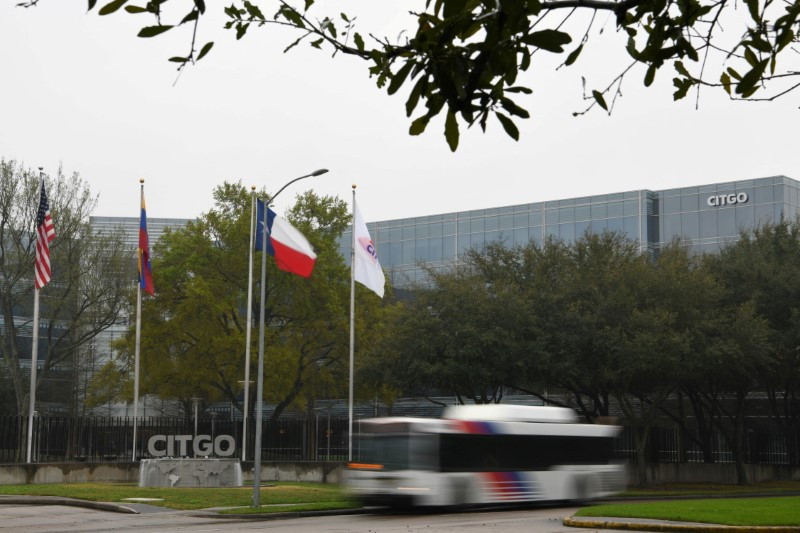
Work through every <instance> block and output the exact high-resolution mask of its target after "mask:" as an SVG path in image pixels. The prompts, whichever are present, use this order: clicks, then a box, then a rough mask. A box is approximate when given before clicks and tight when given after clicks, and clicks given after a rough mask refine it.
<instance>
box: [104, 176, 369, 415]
mask: <svg viewBox="0 0 800 533" xmlns="http://www.w3.org/2000/svg"><path fill="white" fill-rule="evenodd" d="M260 196H261V197H264V196H265V194H263V193H262V194H261V195H260ZM214 198H215V201H216V205H215V207H214V209H212V210H211V211H209V212H208V213H206V214H204V215H202V216H201V217H200V218H199V219H198V220H196V221H192V222H190V223H189V224H187V225H186V227H184V228H181V229H178V230H175V231H170V232H167V233H165V234H164V235H163V236H162V237H161V239H159V242H158V243H157V245H156V247H155V249H154V259H153V275H154V285H155V288H156V294H155V297H154V298H148V299H146V300H145V301H144V303H143V309H142V340H141V372H140V373H141V376H142V377H141V385H140V386H141V391H142V392H143V393H146V394H154V395H157V396H159V397H162V398H171V399H176V400H178V401H180V402H181V403H182V404H183V405H184V407H185V409H186V410H187V412H188V409H189V407H190V406H191V398H203V400H204V401H205V402H206V403H213V402H217V401H227V402H232V403H235V404H239V403H240V402H241V400H242V396H241V392H242V388H243V385H242V380H243V378H244V375H245V372H244V365H245V364H249V365H250V369H251V372H250V375H251V379H253V380H255V379H256V378H255V371H256V369H255V366H256V365H255V362H256V361H257V356H258V334H257V331H258V327H257V326H256V325H257V324H258V321H259V319H258V312H259V309H260V303H259V297H260V296H259V295H260V289H259V283H260V281H259V279H258V278H259V273H260V264H261V254H260V252H259V253H256V255H255V258H254V262H255V266H254V277H255V280H254V287H253V293H254V294H253V299H252V300H253V301H252V305H253V309H252V311H253V313H252V317H253V329H252V330H251V331H252V336H251V347H250V348H251V349H250V361H247V362H245V357H244V355H245V347H246V338H247V328H248V322H247V287H248V275H247V268H248V255H249V254H248V248H249V232H250V217H251V194H250V192H249V191H248V190H246V188H245V187H244V186H243V185H242V184H241V183H235V184H234V183H224V184H223V185H221V186H219V187H217V189H216V190H215V191H214ZM287 218H288V219H289V220H291V222H292V224H293V225H294V226H295V227H297V228H298V229H299V230H300V231H301V232H302V233H303V234H304V235H305V236H306V237H307V238H308V239H309V241H310V242H311V244H312V245H313V247H314V249H315V250H316V253H317V262H316V265H315V267H314V272H313V274H312V275H311V277H310V278H308V279H306V278H301V277H299V276H296V275H293V274H289V273H287V272H283V271H280V270H278V269H277V267H276V266H275V262H274V260H272V258H269V257H268V258H267V269H268V270H267V272H268V273H267V284H266V300H265V315H264V320H265V324H266V332H265V374H264V380H265V381H264V383H265V386H264V390H265V395H264V396H265V400H266V401H268V402H270V403H274V404H275V405H276V406H277V408H276V410H275V412H274V417H276V418H277V417H278V416H279V415H280V413H281V412H282V411H284V410H286V409H288V408H294V409H303V408H306V407H308V406H309V404H313V402H314V400H315V399H316V398H318V397H320V396H321V395H322V396H324V395H331V396H338V397H341V396H343V395H344V393H345V391H346V387H347V354H348V320H349V314H348V304H349V285H348V283H347V280H348V278H349V273H348V268H347V266H346V265H345V262H344V258H343V257H342V256H341V254H340V253H339V248H338V241H337V239H338V238H339V237H340V236H341V234H342V232H343V231H344V229H345V228H346V227H347V224H348V222H349V219H350V217H349V214H348V208H347V205H346V204H345V203H344V202H343V201H341V200H339V199H337V198H332V197H327V196H325V197H321V196H317V195H316V194H314V193H313V192H307V193H305V194H303V195H300V196H298V198H297V201H296V203H295V204H294V206H293V207H292V208H291V209H290V210H289V213H288V214H287ZM359 295H360V296H361V297H362V298H363V296H364V295H363V292H359ZM132 297H133V296H132ZM376 305H379V304H378V302H375V299H374V298H372V299H371V302H369V301H366V302H363V301H362V299H359V303H358V310H359V315H358V316H359V329H363V328H364V326H363V324H362V323H361V322H363V320H362V317H364V315H365V314H366V313H368V312H369V310H370V309H371V308H372V307H373V306H376ZM118 348H119V349H120V351H121V352H122V356H123V357H122V358H121V360H120V361H117V362H113V363H111V364H109V365H108V367H107V368H105V369H104V370H103V371H102V372H101V373H100V374H98V379H96V380H95V383H94V389H93V392H94V398H95V400H96V401H97V402H101V401H104V400H107V399H108V398H112V397H123V398H130V396H131V391H132V386H131V378H132V372H130V368H132V362H133V354H134V348H135V329H134V328H133V327H132V328H131V329H130V330H129V331H128V333H127V334H126V336H125V337H124V338H123V339H121V342H120V343H119V345H118ZM250 391H251V394H252V396H251V398H249V399H248V401H250V402H252V401H254V397H255V387H250ZM251 412H252V411H251Z"/></svg>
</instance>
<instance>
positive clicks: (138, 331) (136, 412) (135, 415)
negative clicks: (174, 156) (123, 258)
mask: <svg viewBox="0 0 800 533" xmlns="http://www.w3.org/2000/svg"><path fill="white" fill-rule="evenodd" d="M139 188H140V194H139V206H140V211H141V206H142V205H144V179H140V180H139ZM141 217H142V215H141V212H140V213H139V224H140V225H141ZM140 231H141V230H140ZM140 242H141V241H140ZM140 246H141V245H140ZM139 253H140V254H141V251H140V252H139ZM139 261H140V262H141V261H142V258H141V257H140V258H139ZM144 269H145V265H142V266H141V272H140V273H139V277H140V279H139V282H138V283H137V284H136V345H135V349H134V352H133V446H132V447H133V452H132V453H131V461H132V462H134V463H135V462H136V429H137V426H138V424H139V420H138V417H139V351H140V350H141V344H142V280H141V278H142V276H144Z"/></svg>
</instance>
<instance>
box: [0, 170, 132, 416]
mask: <svg viewBox="0 0 800 533" xmlns="http://www.w3.org/2000/svg"><path fill="white" fill-rule="evenodd" d="M39 186H40V180H39V173H38V172H34V171H32V170H28V169H24V168H22V167H21V166H20V165H18V164H17V163H16V162H14V161H8V160H5V159H0V321H2V323H3V324H4V327H3V328H2V330H0V353H2V357H3V361H4V367H5V370H7V371H8V372H9V376H8V377H9V378H10V381H11V383H12V384H13V386H12V387H11V389H10V390H13V394H14V396H15V404H16V412H17V413H19V414H25V413H26V412H27V409H28V391H29V384H30V382H29V375H28V372H27V370H26V371H23V370H22V368H21V366H20V361H21V359H28V358H29V357H30V349H31V344H30V339H31V337H30V335H31V334H30V330H29V329H27V328H30V322H29V321H20V320H19V317H32V316H33V310H32V308H33V300H34V280H33V274H34V258H35V243H36V239H35V233H34V228H35V225H36V210H37V207H38V205H39ZM45 188H46V190H47V194H48V200H49V204H50V212H51V214H52V217H53V224H54V226H55V231H56V238H55V240H53V242H52V243H51V245H50V263H51V270H52V272H53V274H52V281H51V282H50V283H49V284H48V285H47V286H45V287H44V288H43V289H41V291H40V329H39V348H40V352H39V363H40V365H41V370H40V371H39V372H38V374H37V379H36V382H37V383H36V385H37V387H39V386H40V385H41V384H42V382H43V381H44V380H46V379H48V377H49V376H50V374H51V372H53V371H55V370H56V369H57V368H58V367H60V368H64V367H67V366H73V368H74V367H75V366H77V365H78V364H79V363H80V362H81V361H82V360H83V358H84V357H86V356H87V353H88V351H89V350H90V346H91V344H92V341H93V340H94V339H95V338H96V337H97V336H98V335H99V334H100V333H101V332H103V331H104V330H106V329H108V328H109V327H110V326H112V325H113V324H116V323H118V321H119V320H120V317H121V316H122V315H123V311H124V309H125V305H126V303H127V301H126V298H125V295H126V294H127V292H128V290H129V287H130V282H131V280H132V278H133V271H132V268H131V267H132V261H131V259H132V258H131V255H130V251H129V250H126V249H125V246H124V241H123V239H122V236H121V235H120V234H119V233H118V232H116V233H106V234H99V233H96V232H95V231H94V230H93V229H92V228H91V226H90V225H89V216H90V214H91V212H92V210H93V209H94V206H95V201H96V198H95V197H94V196H92V194H91V192H90V191H89V188H88V186H87V185H86V183H85V182H84V181H83V180H82V179H81V178H80V176H78V174H77V173H76V174H73V175H72V176H67V175H65V174H64V173H63V171H62V170H61V169H60V168H59V169H58V170H57V172H56V173H55V175H53V176H46V177H45ZM26 330H27V331H26ZM40 392H45V391H40ZM68 393H69V391H61V394H68ZM38 398H39V399H40V400H41V399H43V397H42V395H41V394H40V395H39V396H38ZM53 400H57V401H63V398H57V399H56V398H54V399H53ZM71 407H73V408H75V407H76V406H74V405H73V406H71Z"/></svg>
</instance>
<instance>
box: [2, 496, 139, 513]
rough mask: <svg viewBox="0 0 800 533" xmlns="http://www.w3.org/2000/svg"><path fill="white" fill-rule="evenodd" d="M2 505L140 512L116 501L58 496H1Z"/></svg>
mask: <svg viewBox="0 0 800 533" xmlns="http://www.w3.org/2000/svg"><path fill="white" fill-rule="evenodd" d="M0 505H69V506H71V507H84V508H86V509H96V510H98V511H111V512H113V513H125V514H140V513H139V511H137V510H136V509H133V508H131V507H127V506H125V505H119V504H116V503H109V502H93V501H89V500H76V499H72V498H61V497H58V496H0Z"/></svg>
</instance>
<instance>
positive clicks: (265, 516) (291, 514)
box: [184, 507, 367, 520]
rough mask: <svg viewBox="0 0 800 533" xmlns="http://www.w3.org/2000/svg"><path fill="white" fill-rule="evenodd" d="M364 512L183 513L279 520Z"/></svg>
mask: <svg viewBox="0 0 800 533" xmlns="http://www.w3.org/2000/svg"><path fill="white" fill-rule="evenodd" d="M366 512H367V509H365V508H363V507H359V508H356V509H330V510H326V511H281V512H279V513H242V514H231V513H225V514H220V513H217V512H214V511H185V512H184V513H185V514H186V515H188V516H194V517H197V518H219V519H222V520H279V519H282V518H304V517H309V516H339V515H354V514H364V513H366Z"/></svg>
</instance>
